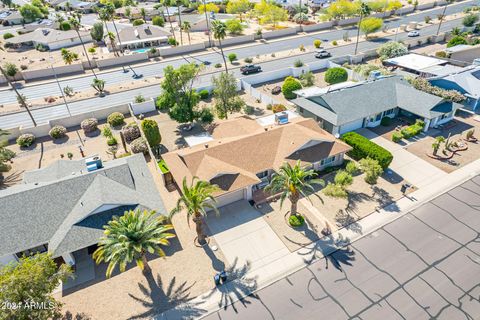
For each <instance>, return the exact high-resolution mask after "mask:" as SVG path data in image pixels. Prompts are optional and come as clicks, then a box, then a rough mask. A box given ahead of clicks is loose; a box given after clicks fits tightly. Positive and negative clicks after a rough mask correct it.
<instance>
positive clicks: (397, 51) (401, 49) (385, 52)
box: [377, 41, 408, 60]
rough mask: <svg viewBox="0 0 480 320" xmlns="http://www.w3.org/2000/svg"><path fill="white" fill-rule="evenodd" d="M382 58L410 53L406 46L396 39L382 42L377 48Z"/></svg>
mask: <svg viewBox="0 0 480 320" xmlns="http://www.w3.org/2000/svg"><path fill="white" fill-rule="evenodd" d="M377 53H378V55H379V56H380V60H385V59H390V58H395V57H400V56H404V55H406V54H407V53H408V49H407V47H406V46H404V45H403V44H401V43H400V42H396V41H389V42H387V43H385V44H382V45H381V46H380V48H378V50H377Z"/></svg>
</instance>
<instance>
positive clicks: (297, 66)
mask: <svg viewBox="0 0 480 320" xmlns="http://www.w3.org/2000/svg"><path fill="white" fill-rule="evenodd" d="M293 66H294V67H295V68H300V67H303V61H302V60H300V59H297V60H295V62H294V63H293Z"/></svg>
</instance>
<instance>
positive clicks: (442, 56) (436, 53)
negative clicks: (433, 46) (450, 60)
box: [435, 51, 447, 58]
mask: <svg viewBox="0 0 480 320" xmlns="http://www.w3.org/2000/svg"><path fill="white" fill-rule="evenodd" d="M435 57H438V58H446V57H447V53H446V52H445V51H437V52H435Z"/></svg>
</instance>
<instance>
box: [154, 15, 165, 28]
mask: <svg viewBox="0 0 480 320" xmlns="http://www.w3.org/2000/svg"><path fill="white" fill-rule="evenodd" d="M152 24H153V25H154V26H158V27H163V26H164V25H165V20H163V18H162V17H160V16H155V17H153V19H152Z"/></svg>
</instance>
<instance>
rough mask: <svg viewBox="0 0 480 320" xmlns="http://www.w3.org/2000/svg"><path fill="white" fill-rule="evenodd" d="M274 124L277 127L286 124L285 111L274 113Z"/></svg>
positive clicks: (286, 114)
mask: <svg viewBox="0 0 480 320" xmlns="http://www.w3.org/2000/svg"><path fill="white" fill-rule="evenodd" d="M275 123H276V124H278V125H281V124H287V123H288V113H287V112H285V111H282V112H277V113H275Z"/></svg>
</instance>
